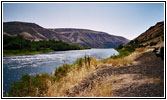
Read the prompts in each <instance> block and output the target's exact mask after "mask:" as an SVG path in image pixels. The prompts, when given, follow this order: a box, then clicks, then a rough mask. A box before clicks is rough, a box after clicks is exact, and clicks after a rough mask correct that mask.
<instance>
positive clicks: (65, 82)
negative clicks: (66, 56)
mask: <svg viewBox="0 0 167 100" xmlns="http://www.w3.org/2000/svg"><path fill="white" fill-rule="evenodd" d="M97 63H98V61H96V59H94V58H91V64H90V66H88V65H85V64H84V65H83V66H82V67H81V68H80V69H78V67H77V65H74V66H73V68H74V69H72V71H70V72H69V73H67V75H66V76H65V77H63V78H61V79H60V80H59V81H57V82H55V83H54V84H53V85H52V86H51V87H50V88H49V90H48V92H47V94H46V96H51V97H64V96H66V92H67V90H69V89H70V88H72V87H73V86H74V85H76V84H77V83H79V82H80V81H81V80H82V79H84V78H85V77H87V76H88V75H89V74H90V73H91V72H93V71H94V70H95V69H96V67H97Z"/></svg>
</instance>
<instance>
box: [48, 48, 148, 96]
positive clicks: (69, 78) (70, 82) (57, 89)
mask: <svg viewBox="0 0 167 100" xmlns="http://www.w3.org/2000/svg"><path fill="white" fill-rule="evenodd" d="M145 51H146V50H145V49H137V50H136V51H135V52H133V53H131V54H130V55H128V56H125V57H122V58H108V59H106V60H105V61H103V62H101V61H100V62H99V61H97V60H96V59H94V58H91V64H90V66H89V65H88V64H83V65H82V67H80V68H79V69H78V66H79V65H76V64H74V65H73V67H72V68H73V69H72V70H71V71H70V72H68V73H67V75H66V76H64V77H63V78H61V79H60V80H58V81H57V82H55V83H54V84H53V85H52V86H51V87H50V88H49V90H48V92H47V94H46V96H49V97H66V96H67V95H66V93H67V91H68V90H69V89H71V88H73V87H74V86H75V85H77V84H78V83H79V82H80V81H81V80H83V79H85V78H86V77H88V76H89V75H90V74H91V73H92V72H94V71H95V70H96V69H97V68H100V67H101V66H100V65H101V64H109V65H112V66H124V65H125V66H127V65H132V64H133V63H134V60H135V59H136V58H137V57H139V56H140V54H141V53H142V52H145ZM104 62H105V63H104ZM104 79H106V78H104ZM106 81H107V80H106ZM106 81H101V82H94V87H93V88H92V89H91V90H90V92H88V91H86V90H85V91H83V92H82V93H80V94H79V95H78V96H86V97H111V96H112V94H111V93H112V91H111V88H112V82H111V80H110V81H107V82H106Z"/></svg>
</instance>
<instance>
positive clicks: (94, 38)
mask: <svg viewBox="0 0 167 100" xmlns="http://www.w3.org/2000/svg"><path fill="white" fill-rule="evenodd" d="M3 34H4V35H9V36H16V35H17V34H21V35H23V36H24V37H25V38H26V39H29V40H35V41H39V40H62V41H64V42H67V43H70V44H76V45H80V46H89V47H92V48H111V47H117V46H118V45H119V44H125V43H127V42H128V41H129V40H128V39H126V38H124V37H120V36H114V35H110V34H108V33H105V32H99V31H93V30H87V29H73V28H58V29H46V28H43V27H41V26H39V25H37V24H35V23H26V22H5V23H3Z"/></svg>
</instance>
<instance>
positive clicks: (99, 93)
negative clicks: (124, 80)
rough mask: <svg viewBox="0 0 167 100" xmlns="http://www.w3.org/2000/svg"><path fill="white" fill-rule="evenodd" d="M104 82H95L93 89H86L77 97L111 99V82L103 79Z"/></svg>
mask: <svg viewBox="0 0 167 100" xmlns="http://www.w3.org/2000/svg"><path fill="white" fill-rule="evenodd" d="M104 79H105V80H101V81H95V82H94V83H93V88H92V89H90V88H88V89H86V90H85V91H83V92H81V93H80V94H78V95H77V97H111V96H112V80H110V77H109V78H104Z"/></svg>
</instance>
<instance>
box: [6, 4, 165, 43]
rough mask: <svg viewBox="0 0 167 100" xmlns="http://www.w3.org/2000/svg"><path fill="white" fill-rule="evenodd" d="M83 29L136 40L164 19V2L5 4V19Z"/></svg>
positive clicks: (45, 25)
mask: <svg viewBox="0 0 167 100" xmlns="http://www.w3.org/2000/svg"><path fill="white" fill-rule="evenodd" d="M9 21H21V22H32V23H36V24H38V25H40V26H42V27H44V28H82V29H91V30H96V31H102V32H107V33H109V34H112V35H117V36H123V37H125V38H127V39H130V40H131V39H134V38H135V37H137V36H139V35H140V34H141V33H143V32H145V31H146V30H147V29H148V28H149V27H150V26H153V25H155V24H156V23H157V22H160V21H164V4H163V3H53V2H52V3H46V2H45V3H3V22H9Z"/></svg>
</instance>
